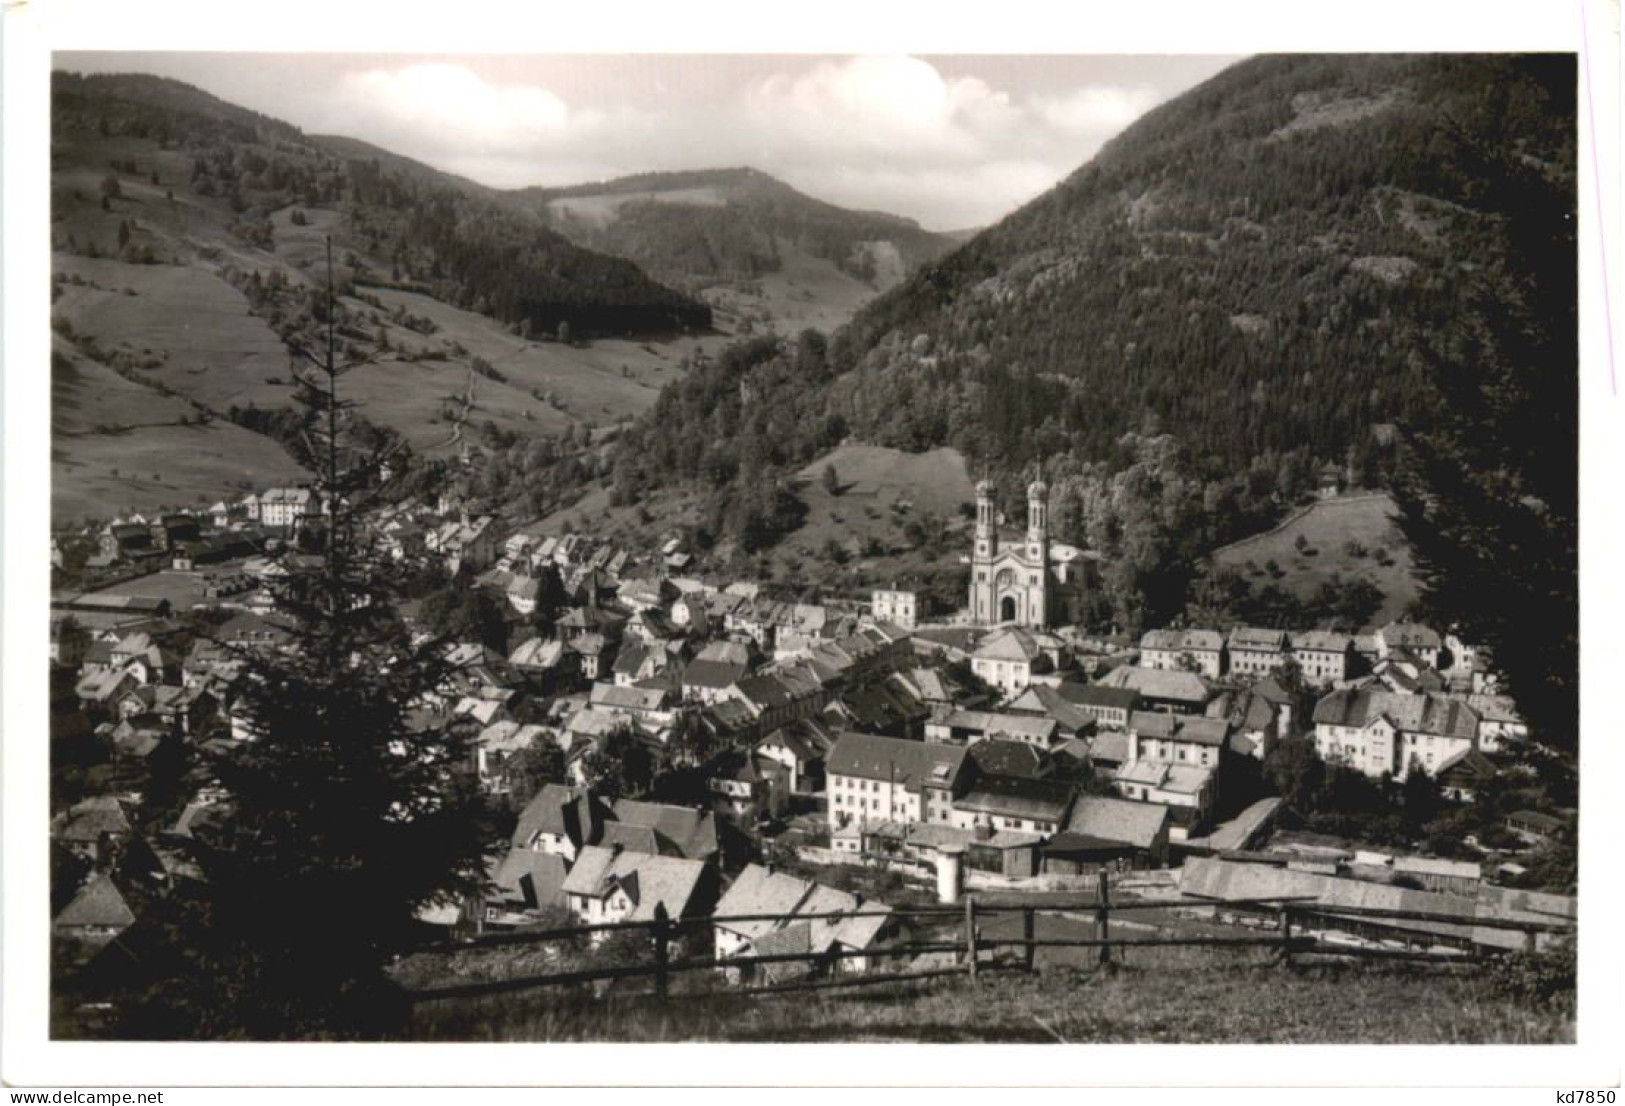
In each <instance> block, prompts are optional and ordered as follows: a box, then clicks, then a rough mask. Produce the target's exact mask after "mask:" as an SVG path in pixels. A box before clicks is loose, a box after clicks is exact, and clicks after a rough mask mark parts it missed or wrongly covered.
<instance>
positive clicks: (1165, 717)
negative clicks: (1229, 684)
mask: <svg viewBox="0 0 1625 1106" xmlns="http://www.w3.org/2000/svg"><path fill="white" fill-rule="evenodd" d="M1128 728H1129V729H1130V730H1132V731H1134V732H1135V733H1136V734H1138V735H1140V736H1141V737H1153V738H1159V739H1161V740H1164V741H1186V742H1190V743H1192V744H1196V745H1212V746H1215V747H1218V746H1222V745H1223V744H1224V742H1225V738H1227V737H1228V736H1229V735H1230V723H1229V722H1227V721H1225V720H1224V719H1222V718H1197V717H1189V716H1185V715H1178V714H1163V713H1162V712H1161V711H1148V710H1137V711H1135V712H1134V713H1133V714H1131V715H1129V719H1128Z"/></svg>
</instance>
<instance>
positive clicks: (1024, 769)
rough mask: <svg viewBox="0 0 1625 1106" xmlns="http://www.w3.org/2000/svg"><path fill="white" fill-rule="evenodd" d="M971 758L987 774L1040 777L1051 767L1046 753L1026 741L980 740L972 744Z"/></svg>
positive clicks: (982, 772) (981, 771)
mask: <svg viewBox="0 0 1625 1106" xmlns="http://www.w3.org/2000/svg"><path fill="white" fill-rule="evenodd" d="M970 758H971V760H972V761H973V762H974V763H975V765H976V769H977V771H978V772H980V773H981V774H982V775H985V776H1017V777H1022V778H1026V779H1039V778H1041V777H1043V776H1044V775H1045V773H1046V772H1047V770H1048V767H1049V766H1048V764H1047V763H1046V759H1045V756H1044V754H1043V753H1041V752H1039V751H1038V749H1037V748H1036V747H1035V746H1032V745H1029V744H1028V743H1027V742H1025V741H1005V740H1001V739H998V738H995V739H993V740H989V741H978V742H977V743H976V744H974V745H972V746H970Z"/></svg>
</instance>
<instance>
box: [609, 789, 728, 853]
mask: <svg viewBox="0 0 1625 1106" xmlns="http://www.w3.org/2000/svg"><path fill="white" fill-rule="evenodd" d="M612 812H613V817H614V819H615V820H616V821H617V822H621V823H623V824H626V825H631V826H646V827H648V828H649V829H652V830H654V831H655V834H656V836H657V838H658V839H659V840H660V842H661V845H662V849H661V851H662V852H666V851H673V852H675V853H677V855H679V856H684V857H687V858H689V859H690V860H704V859H706V858H708V857H711V856H714V855H715V854H716V852H717V849H718V847H719V842H718V839H717V823H716V819H715V818H714V817H713V816H712V814H711V812H710V811H708V810H694V809H691V808H689V807H685V806H672V805H669V804H667V803H647V802H640V801H638V800H635V799H617V800H615V803H614V806H613V808H612ZM668 844H669V849H668V847H667V846H668Z"/></svg>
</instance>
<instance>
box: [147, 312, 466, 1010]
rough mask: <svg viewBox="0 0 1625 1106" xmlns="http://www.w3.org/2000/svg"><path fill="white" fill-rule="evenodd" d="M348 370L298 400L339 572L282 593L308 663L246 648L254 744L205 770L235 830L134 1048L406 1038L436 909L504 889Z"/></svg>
mask: <svg viewBox="0 0 1625 1106" xmlns="http://www.w3.org/2000/svg"><path fill="white" fill-rule="evenodd" d="M330 297H331V290H329V301H328V307H329V311H328V319H327V321H328V325H329V328H331V318H332V312H331V298H330ZM307 356H308V355H307ZM332 358H333V354H332V345H331V341H329V345H328V350H327V354H326V356H325V357H317V356H308V359H309V360H310V361H311V363H312V364H313V365H314V366H315V371H310V370H307V371H306V372H305V373H303V374H302V375H301V376H299V377H298V384H297V388H298V399H299V402H300V404H301V406H302V408H303V410H304V411H305V413H306V415H307V420H306V428H305V429H306V433H307V435H308V436H309V441H310V445H311V446H312V449H311V452H312V455H314V456H316V457H317V458H319V460H320V462H321V469H320V472H319V479H318V486H317V491H318V493H319V495H320V497H321V502H322V503H323V505H324V509H325V511H326V514H325V517H324V518H323V519H322V522H321V525H320V527H319V537H320V545H321V552H320V556H319V557H318V558H302V559H292V560H289V561H288V562H286V563H285V567H287V568H288V569H289V570H290V571H289V575H288V576H287V578H286V579H285V580H284V581H282V582H281V583H279V584H278V585H277V607H278V610H279V612H280V616H281V617H283V618H285V619H286V621H287V623H288V625H289V629H290V631H291V634H292V638H291V640H290V642H289V643H288V647H287V648H285V649H280V650H263V649H262V650H242V649H239V650H236V653H237V659H238V661H239V663H240V664H241V670H240V673H239V676H238V678H237V680H236V682H235V685H234V691H235V692H236V693H237V694H238V695H240V699H239V700H238V709H239V711H240V713H241V717H242V719H243V721H244V722H245V723H246V725H247V726H248V728H249V730H250V731H251V737H250V739H249V740H247V741H242V742H233V743H229V744H230V745H231V747H230V748H226V749H223V750H222V751H219V752H217V753H213V754H211V755H210V756H208V757H207V759H206V767H205V775H206V782H207V783H209V784H210V785H212V786H215V787H217V788H218V789H219V791H220V792H221V793H222V794H223V795H224V797H225V798H224V802H225V804H226V806H227V808H228V809H229V811H230V817H229V822H228V826H229V829H228V831H227V832H225V833H223V834H222V835H221V836H220V837H218V838H217V839H214V840H213V841H212V842H211V845H210V846H209V847H205V848H204V849H203V850H202V851H201V853H200V855H199V858H198V859H199V865H200V867H201V869H202V874H203V877H204V880H203V883H202V885H201V888H200V889H199V890H198V891H197V893H196V894H188V895H180V894H177V895H172V896H170V897H169V898H168V899H167V900H166V901H165V902H164V903H163V904H162V907H161V910H160V925H161V926H162V927H163V940H162V942H161V944H162V947H163V956H162V958H161V959H162V961H163V965H164V966H163V967H162V969H161V970H160V971H159V972H158V973H157V974H159V975H161V976H162V978H160V979H157V980H153V981H151V982H150V986H149V989H148V990H147V992H146V994H145V995H144V996H143V998H144V1001H140V1002H139V1003H138V1004H137V1005H136V1006H135V1008H133V1009H132V1010H130V1012H129V1017H128V1019H127V1021H128V1025H127V1027H126V1028H127V1031H128V1033H129V1034H130V1035H135V1036H142V1037H183V1038H197V1037H204V1038H212V1037H247V1038H253V1039H309V1038H322V1037H357V1036H376V1035H381V1034H387V1033H390V1032H392V1031H394V1030H396V1029H398V1028H399V1026H400V1025H401V1024H402V1020H403V1018H404V1016H405V1014H406V1012H407V1011H406V1010H405V1008H404V1004H402V1003H401V1002H400V1001H399V998H398V996H397V994H396V993H395V989H394V988H393V987H392V986H391V985H390V984H389V983H388V981H387V980H386V978H385V974H384V969H385V968H386V967H387V966H388V964H389V962H390V960H391V959H392V958H393V957H395V956H397V955H398V954H400V953H401V952H403V951H405V950H406V949H408V948H410V947H411V946H412V944H413V943H414V941H416V940H417V939H418V938H419V937H420V936H421V931H422V929H423V927H422V924H421V923H420V922H419V921H418V916H419V914H420V912H421V911H422V910H423V909H425V908H428V907H433V906H437V905H440V906H445V905H453V904H460V902H461V901H462V900H463V897H464V896H465V895H467V894H469V893H471V892H473V891H475V890H476V889H477V887H478V881H479V880H480V878H481V877H482V874H483V871H484V866H485V853H486V851H487V848H488V845H489V843H490V842H491V839H492V837H493V834H492V826H491V825H490V824H489V823H488V821H487V816H486V810H485V807H484V804H483V803H482V801H481V798H480V796H479V793H478V788H477V787H476V786H475V785H474V783H473V781H472V780H471V779H470V778H469V772H468V771H467V768H468V765H469V761H470V757H469V744H468V743H469V735H468V734H467V733H466V732H465V731H463V730H461V729H460V728H458V727H456V726H452V725H448V724H447V723H445V722H444V721H439V720H436V721H425V722H420V721H417V719H422V718H434V717H435V716H434V715H433V714H431V712H429V711H426V710H423V709H422V708H423V707H424V706H425V704H426V703H427V702H428V701H430V700H431V699H432V698H433V697H434V696H435V694H436V693H437V692H438V691H440V690H441V689H444V688H445V687H446V686H447V684H448V681H450V680H451V679H452V677H453V676H454V672H453V671H452V668H451V666H450V664H449V662H448V660H447V659H446V658H447V649H446V643H445V642H444V641H441V640H430V641H427V642H414V640H413V639H412V635H411V634H410V633H409V631H408V629H407V627H406V626H405V625H404V623H403V622H402V620H401V619H400V617H399V616H398V614H397V612H396V609H395V607H394V602H393V601H394V599H395V598H396V595H395V592H396V583H395V582H396V581H398V580H400V579H401V578H403V577H404V576H405V575H406V574H407V573H406V572H405V571H404V570H403V569H402V567H401V566H400V565H399V564H398V563H397V562H395V561H393V560H392V559H390V558H389V557H387V556H386V555H384V554H383V553H382V551H381V550H379V549H378V548H376V547H375V545H374V544H373V542H372V541H371V539H370V537H369V531H368V530H367V528H366V526H365V524H364V522H363V519H362V515H363V513H364V510H365V507H366V505H367V504H368V502H369V501H370V500H372V499H373V498H374V497H375V496H376V495H377V494H378V493H379V491H380V490H381V482H380V473H381V471H382V469H383V464H382V462H383V460H384V459H385V455H386V453H387V447H386V448H385V449H384V450H373V451H371V452H369V453H367V454H364V455H363V454H359V453H357V452H355V451H354V450H353V449H351V448H350V447H349V446H348V445H347V444H346V440H347V437H346V434H345V425H346V420H347V412H348V411H349V409H350V405H349V404H347V403H345V402H344V401H342V400H340V399H339V398H338V395H337V380H338V377H340V376H341V375H342V374H343V371H344V367H341V366H338V365H336V364H335V363H334V361H333V359H332Z"/></svg>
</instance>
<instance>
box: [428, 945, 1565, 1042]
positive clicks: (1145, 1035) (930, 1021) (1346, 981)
mask: <svg viewBox="0 0 1625 1106" xmlns="http://www.w3.org/2000/svg"><path fill="white" fill-rule="evenodd" d="M1171 951H1172V952H1173V953H1174V954H1173V955H1170V956H1168V957H1166V958H1163V959H1162V960H1161V961H1160V962H1158V963H1155V964H1152V963H1146V964H1143V965H1142V964H1135V965H1129V966H1124V967H1119V968H1116V969H1114V970H1110V971H1102V970H1100V969H1088V970H1064V969H1063V970H1055V971H1050V972H1046V973H1043V974H1039V975H1022V974H1014V973H1007V972H999V973H989V974H986V975H984V976H983V977H982V978H981V979H979V980H976V981H972V980H970V979H968V978H947V979H937V980H930V981H923V982H920V983H914V984H898V985H895V986H876V987H868V988H856V989H854V990H851V991H838V990H837V991H815V992H803V993H790V994H785V995H773V996H758V997H749V996H738V995H729V994H727V993H726V992H722V993H717V994H711V995H703V996H702V995H695V996H689V997H683V998H674V999H672V1000H671V1001H670V1002H669V1003H668V1004H666V1005H665V1006H664V1007H661V1006H660V1005H658V1004H657V1003H655V1001H654V1000H653V999H652V998H648V997H639V996H621V997H616V998H613V999H610V1000H603V999H594V998H592V997H591V996H589V995H561V994H553V995H547V994H546V993H545V992H533V993H531V994H528V995H527V994H516V995H509V996H503V997H499V998H490V999H483V1000H478V1001H448V1002H440V1003H432V1004H427V1005H425V1006H424V1007H422V1008H421V1009H420V1010H419V1011H418V1014H417V1019H416V1024H415V1026H414V1031H413V1034H412V1035H413V1036H414V1037H415V1038H419V1039H425V1040H463V1041H755V1042H838V1041H839V1042H869V1041H918V1042H970V1041H1002V1042H1030V1043H1042V1042H1049V1043H1054V1042H1062V1043H1078V1044H1081V1043H1114V1042H1115V1043H1124V1042H1165V1043H1166V1042H1181V1043H1198V1042H1200V1043H1229V1044H1254V1043H1276V1044H1285V1043H1317V1044H1341V1043H1365V1044H1400V1043H1404V1044H1489V1043H1494V1044H1551V1043H1565V1042H1572V1041H1573V1040H1574V1021H1573V1013H1572V1005H1571V1004H1566V1005H1565V1006H1558V1007H1536V1006H1527V1005H1521V1004H1519V1003H1515V1002H1512V1001H1510V1000H1508V999H1506V998H1504V997H1501V996H1500V995H1499V994H1497V992H1496V991H1495V990H1494V988H1493V987H1492V985H1491V983H1490V981H1489V979H1488V978H1487V977H1486V976H1485V975H1484V974H1483V973H1482V972H1481V971H1478V970H1474V969H1441V968H1436V967H1431V966H1427V967H1416V966H1406V965H1398V964H1395V965H1389V964H1373V963H1364V964H1320V965H1303V966H1295V967H1293V968H1291V969H1288V968H1284V967H1281V966H1279V965H1276V964H1274V963H1272V962H1270V960H1269V958H1268V954H1262V953H1261V954H1258V955H1256V956H1249V957H1242V956H1238V955H1235V954H1231V955H1228V956H1225V955H1223V954H1214V953H1211V952H1209V951H1207V950H1198V949H1181V950H1171Z"/></svg>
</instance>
